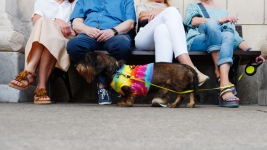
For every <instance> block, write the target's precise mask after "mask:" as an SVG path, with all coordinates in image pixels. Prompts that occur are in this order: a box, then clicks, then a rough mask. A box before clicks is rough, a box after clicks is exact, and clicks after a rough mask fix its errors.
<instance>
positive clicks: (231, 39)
mask: <svg viewBox="0 0 267 150" xmlns="http://www.w3.org/2000/svg"><path fill="white" fill-rule="evenodd" d="M223 39H224V41H227V42H234V40H235V35H234V33H233V32H231V31H226V32H224V33H223Z"/></svg>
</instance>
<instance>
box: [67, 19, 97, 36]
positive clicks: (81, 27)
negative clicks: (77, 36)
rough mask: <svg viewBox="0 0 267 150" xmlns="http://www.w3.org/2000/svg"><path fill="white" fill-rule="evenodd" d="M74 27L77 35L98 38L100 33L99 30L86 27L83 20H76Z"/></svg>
mask: <svg viewBox="0 0 267 150" xmlns="http://www.w3.org/2000/svg"><path fill="white" fill-rule="evenodd" d="M72 27H73V30H74V31H75V32H76V33H85V34H87V35H88V36H90V37H92V38H97V37H98V35H99V33H100V30H99V29H97V28H93V27H89V26H87V25H85V24H84V19H83V18H75V19H74V20H73V22H72Z"/></svg>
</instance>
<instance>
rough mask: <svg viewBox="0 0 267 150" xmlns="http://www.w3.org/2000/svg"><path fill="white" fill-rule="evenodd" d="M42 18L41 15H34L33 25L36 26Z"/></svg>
mask: <svg viewBox="0 0 267 150" xmlns="http://www.w3.org/2000/svg"><path fill="white" fill-rule="evenodd" d="M41 17H42V16H41V15H38V14H34V15H33V17H32V22H33V24H35V23H36V22H37V21H38V19H40V18H41Z"/></svg>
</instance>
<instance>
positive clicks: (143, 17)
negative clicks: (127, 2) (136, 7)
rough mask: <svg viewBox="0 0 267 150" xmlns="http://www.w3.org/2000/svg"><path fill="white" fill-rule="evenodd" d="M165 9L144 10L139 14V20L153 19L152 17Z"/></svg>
mask: <svg viewBox="0 0 267 150" xmlns="http://www.w3.org/2000/svg"><path fill="white" fill-rule="evenodd" d="M163 10H164V9H161V8H159V9H154V10H152V11H142V12H141V13H140V15H139V16H138V21H142V20H148V22H149V21H151V20H152V19H154V18H155V17H156V16H157V15H158V14H159V13H161V12H162V11H163Z"/></svg>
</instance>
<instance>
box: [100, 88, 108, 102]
mask: <svg viewBox="0 0 267 150" xmlns="http://www.w3.org/2000/svg"><path fill="white" fill-rule="evenodd" d="M100 94H101V98H102V99H104V98H105V96H107V97H108V100H109V96H108V91H107V90H106V89H100Z"/></svg>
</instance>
